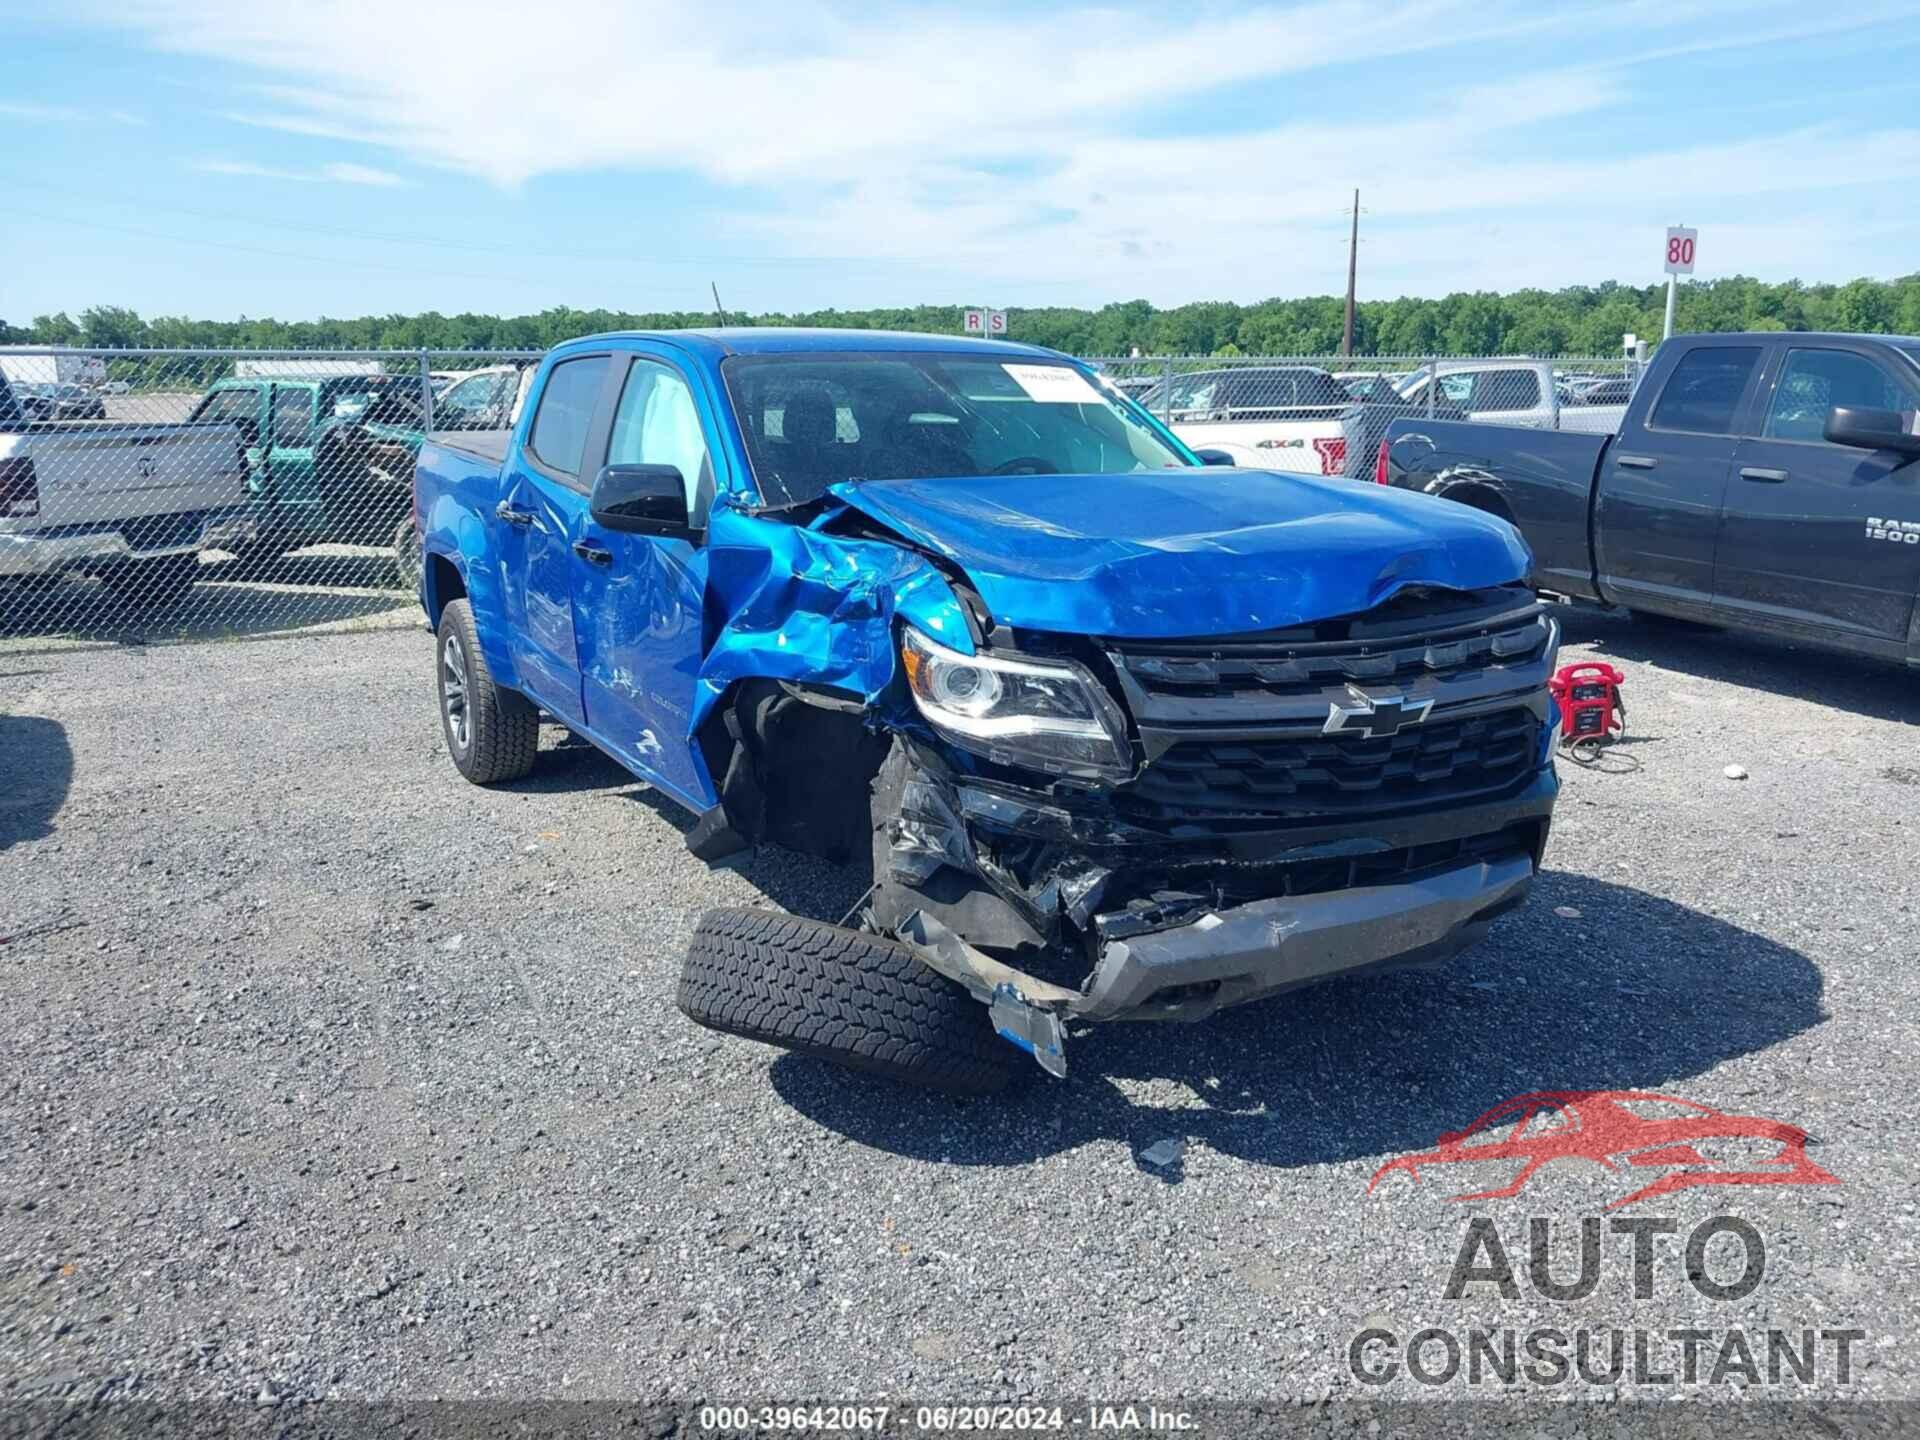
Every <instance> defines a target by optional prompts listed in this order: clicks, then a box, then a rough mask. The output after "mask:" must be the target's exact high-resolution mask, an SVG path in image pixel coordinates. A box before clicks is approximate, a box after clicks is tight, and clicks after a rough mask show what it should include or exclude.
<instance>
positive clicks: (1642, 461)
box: [1613, 455, 1660, 470]
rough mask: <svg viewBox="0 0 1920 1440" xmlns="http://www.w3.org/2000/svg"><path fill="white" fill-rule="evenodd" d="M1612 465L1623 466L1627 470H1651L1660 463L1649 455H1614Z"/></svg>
mask: <svg viewBox="0 0 1920 1440" xmlns="http://www.w3.org/2000/svg"><path fill="white" fill-rule="evenodd" d="M1613 463H1614V464H1616V465H1625V466H1626V467H1627V468H1628V469H1629V470H1651V469H1653V467H1654V466H1656V465H1658V464H1659V463H1660V462H1659V461H1658V460H1656V459H1654V458H1653V456H1651V455H1616V456H1614V457H1613Z"/></svg>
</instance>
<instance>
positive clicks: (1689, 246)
mask: <svg viewBox="0 0 1920 1440" xmlns="http://www.w3.org/2000/svg"><path fill="white" fill-rule="evenodd" d="M1699 238H1700V232H1699V231H1698V230H1689V229H1687V228H1686V227H1685V226H1684V225H1669V226H1668V227H1667V274H1669V275H1691V274H1692V273H1693V251H1694V245H1695V242H1697V241H1698V240H1699Z"/></svg>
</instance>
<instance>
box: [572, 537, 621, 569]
mask: <svg viewBox="0 0 1920 1440" xmlns="http://www.w3.org/2000/svg"><path fill="white" fill-rule="evenodd" d="M573 553H574V554H576V555H578V556H579V557H580V558H581V559H582V560H584V561H586V562H587V563H588V564H589V565H611V564H613V551H611V550H609V549H607V547H606V546H604V545H596V544H594V543H593V541H591V540H576V541H574V542H573Z"/></svg>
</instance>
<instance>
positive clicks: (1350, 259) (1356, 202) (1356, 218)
mask: <svg viewBox="0 0 1920 1440" xmlns="http://www.w3.org/2000/svg"><path fill="white" fill-rule="evenodd" d="M1359 257H1360V191H1359V190H1358V189H1355V190H1354V192H1353V230H1352V232H1351V233H1350V234H1349V235H1348V237H1347V330H1346V337H1345V338H1344V339H1343V340H1341V342H1340V354H1341V356H1342V357H1343V358H1351V357H1352V355H1353V278H1354V272H1355V270H1356V268H1357V267H1358V264H1359Z"/></svg>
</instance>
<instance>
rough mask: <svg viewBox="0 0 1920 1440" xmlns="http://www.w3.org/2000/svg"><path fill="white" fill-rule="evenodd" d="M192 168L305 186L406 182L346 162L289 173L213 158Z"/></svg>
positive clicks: (391, 185) (388, 173)
mask: <svg viewBox="0 0 1920 1440" xmlns="http://www.w3.org/2000/svg"><path fill="white" fill-rule="evenodd" d="M193 168H194V169H196V170H198V171H201V172H202V173H204V174H208V175H248V176H253V177H255V178H257V179H261V180H292V181H296V182H298V183H300V184H305V185H310V184H314V183H316V182H323V181H332V182H334V183H336V184H341V185H377V186H381V187H384V188H396V187H399V186H403V185H405V184H406V183H407V182H406V181H405V180H404V179H402V178H401V177H400V176H398V175H395V174H393V173H392V172H391V171H389V170H376V169H374V168H373V167H372V166H370V165H355V164H351V163H348V162H346V161H335V162H334V163H332V164H329V165H322V166H320V167H319V168H318V169H314V170H291V169H287V168H285V167H283V166H279V165H260V164H256V163H255V162H253V161H251V160H218V159H215V160H196V161H194V163H193Z"/></svg>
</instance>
